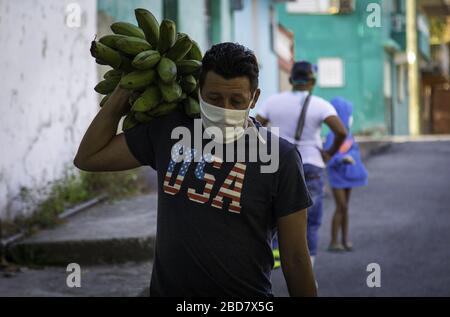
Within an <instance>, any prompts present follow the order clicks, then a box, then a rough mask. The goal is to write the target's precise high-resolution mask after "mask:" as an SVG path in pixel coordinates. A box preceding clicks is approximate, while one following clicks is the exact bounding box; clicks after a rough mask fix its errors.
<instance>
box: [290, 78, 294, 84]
mask: <svg viewBox="0 0 450 317" xmlns="http://www.w3.org/2000/svg"><path fill="white" fill-rule="evenodd" d="M289 83H290V84H291V85H293V84H294V82H293V81H292V77H289Z"/></svg>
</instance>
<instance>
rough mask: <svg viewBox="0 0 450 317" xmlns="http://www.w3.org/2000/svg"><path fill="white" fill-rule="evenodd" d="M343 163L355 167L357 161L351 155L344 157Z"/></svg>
mask: <svg viewBox="0 0 450 317" xmlns="http://www.w3.org/2000/svg"><path fill="white" fill-rule="evenodd" d="M342 162H344V163H345V164H351V165H355V164H356V162H355V160H354V159H353V157H351V156H350V155H347V156H346V157H344V158H343V159H342Z"/></svg>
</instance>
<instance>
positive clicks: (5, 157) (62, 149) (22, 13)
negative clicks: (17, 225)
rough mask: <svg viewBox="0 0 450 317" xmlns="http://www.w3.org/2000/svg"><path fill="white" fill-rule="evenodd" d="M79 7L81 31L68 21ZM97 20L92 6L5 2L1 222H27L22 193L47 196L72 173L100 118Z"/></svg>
mask: <svg viewBox="0 0 450 317" xmlns="http://www.w3.org/2000/svg"><path fill="white" fill-rule="evenodd" d="M73 2H76V3H78V4H79V5H80V7H81V9H82V24H81V27H79V28H69V27H67V25H66V21H65V10H66V5H67V4H69V3H73ZM96 18H97V10H96V1H93V0H76V1H70V0H69V1H67V0H20V1H17V0H0V30H1V32H0V47H1V49H2V53H1V54H0V72H1V77H2V78H1V84H0V110H1V112H0V113H1V115H0V153H1V154H0V219H13V218H14V217H16V216H18V215H29V214H30V212H31V211H32V209H31V208H29V207H30V206H28V205H27V204H25V203H24V200H23V199H22V198H21V195H20V192H21V189H27V190H30V191H31V193H35V192H36V191H38V190H40V189H45V188H48V187H49V185H50V183H51V182H52V181H54V180H56V179H59V178H61V177H62V176H63V175H64V172H65V171H66V168H67V167H68V166H72V160H73V157H74V154H75V152H76V149H77V146H78V144H79V142H80V140H81V137H82V135H83V133H84V131H85V129H86V128H87V125H88V124H89V122H90V121H91V119H92V118H93V116H94V115H95V113H96V112H97V110H98V106H97V96H96V94H95V93H93V87H94V86H95V84H96V78H97V77H96V76H97V75H96V66H95V63H94V60H93V59H92V58H91V57H90V53H89V47H90V41H92V39H93V38H94V36H95V34H96ZM40 198H42V196H41V197H40Z"/></svg>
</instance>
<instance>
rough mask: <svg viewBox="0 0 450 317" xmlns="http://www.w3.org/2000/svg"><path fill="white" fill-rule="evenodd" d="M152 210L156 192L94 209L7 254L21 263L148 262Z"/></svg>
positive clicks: (153, 230)
mask: <svg viewBox="0 0 450 317" xmlns="http://www.w3.org/2000/svg"><path fill="white" fill-rule="evenodd" d="M156 206H157V197H156V195H155V194H152V195H146V196H138V197H133V198H130V199H127V200H123V201H118V202H114V203H103V204H101V205H97V206H95V207H92V208H90V209H89V210H86V211H83V212H81V213H79V214H77V215H74V216H73V217H71V218H68V219H67V220H66V221H65V223H63V224H62V225H59V226H57V227H55V228H52V229H48V230H44V231H41V232H38V233H37V234H35V235H33V236H31V237H29V238H27V239H25V240H23V241H20V242H18V243H15V244H13V245H11V246H10V247H9V248H8V249H7V256H8V257H9V258H10V259H11V260H13V261H14V262H15V263H20V264H33V265H63V266H65V265H67V264H68V263H72V262H75V263H79V264H101V263H108V264H112V263H121V262H127V261H144V260H151V259H152V257H153V245H154V240H155V236H156Z"/></svg>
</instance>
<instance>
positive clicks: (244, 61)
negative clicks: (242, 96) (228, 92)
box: [200, 42, 259, 92]
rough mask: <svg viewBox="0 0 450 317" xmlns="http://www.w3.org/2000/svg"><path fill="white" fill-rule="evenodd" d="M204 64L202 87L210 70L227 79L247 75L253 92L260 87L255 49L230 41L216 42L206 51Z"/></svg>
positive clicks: (201, 74)
mask: <svg viewBox="0 0 450 317" xmlns="http://www.w3.org/2000/svg"><path fill="white" fill-rule="evenodd" d="M202 64H203V65H202V69H201V73H200V87H201V88H202V87H203V84H204V83H205V78H206V74H207V73H208V72H209V71H214V72H215V73H216V74H218V75H220V76H222V77H223V78H225V79H232V78H236V77H243V76H245V77H247V78H248V79H249V80H250V87H251V89H252V92H253V91H255V90H256V89H257V88H258V76H259V67H258V60H257V59H256V56H255V54H254V53H253V51H251V50H250V49H248V48H246V47H245V46H243V45H240V44H237V43H229V42H227V43H221V44H216V45H214V46H213V47H211V48H210V49H209V50H208V51H207V52H206V54H205V56H204V57H203V61H202Z"/></svg>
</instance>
